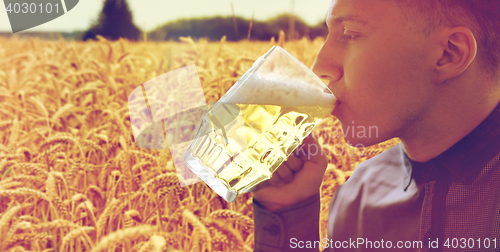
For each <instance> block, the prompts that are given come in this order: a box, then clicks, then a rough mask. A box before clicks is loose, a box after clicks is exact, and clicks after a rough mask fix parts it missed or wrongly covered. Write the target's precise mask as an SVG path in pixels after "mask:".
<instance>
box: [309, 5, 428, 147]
mask: <svg viewBox="0 0 500 252" xmlns="http://www.w3.org/2000/svg"><path fill="white" fill-rule="evenodd" d="M326 22H327V25H328V31H329V34H328V38H327V40H326V41H325V44H324V45H323V48H322V49H321V51H320V52H319V55H318V58H317V60H316V63H315V65H314V68H313V71H314V72H315V73H316V74H317V75H318V76H320V77H323V78H327V79H328V80H329V85H328V86H329V88H330V89H331V90H332V92H333V93H334V94H335V96H336V97H337V98H338V100H339V102H340V103H339V104H338V105H337V107H336V108H335V110H334V111H333V112H332V114H333V115H334V116H336V117H337V118H338V119H339V120H340V121H341V123H342V129H343V133H344V135H345V138H346V140H347V141H348V142H349V143H350V144H352V145H354V144H363V145H365V146H368V145H373V144H375V143H378V142H381V141H385V140H387V139H390V138H392V137H400V136H401V135H404V134H411V130H415V127H418V122H419V121H420V120H421V119H422V118H424V117H425V112H426V111H427V110H428V109H430V107H431V104H432V100H433V99H434V98H435V97H433V94H434V93H435V90H434V85H433V84H432V81H431V75H432V72H433V67H434V65H435V64H434V63H435V62H433V59H432V57H431V56H432V53H430V51H432V49H433V48H431V43H430V42H429V41H430V40H432V38H426V37H425V36H424V35H423V34H422V33H420V32H417V31H411V30H410V29H409V28H408V27H409V25H408V24H407V23H405V21H404V18H403V16H402V14H401V12H400V10H399V9H398V8H397V7H395V6H393V5H391V4H389V3H387V1H382V0H333V1H332V3H331V4H330V7H329V10H328V14H327V17H326ZM434 52H435V50H434ZM434 56H435V53H434ZM434 58H435V57H434ZM408 131H410V132H408Z"/></svg>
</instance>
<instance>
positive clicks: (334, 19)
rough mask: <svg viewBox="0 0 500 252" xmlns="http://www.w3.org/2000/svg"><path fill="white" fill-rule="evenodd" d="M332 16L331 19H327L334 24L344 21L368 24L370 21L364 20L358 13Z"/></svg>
mask: <svg viewBox="0 0 500 252" xmlns="http://www.w3.org/2000/svg"><path fill="white" fill-rule="evenodd" d="M330 17H331V18H330V20H327V22H328V23H330V24H332V25H339V24H341V23H344V22H352V23H358V24H360V25H366V24H368V21H366V20H363V19H362V18H360V17H359V16H357V15H347V16H338V17H335V16H333V15H332V16H330Z"/></svg>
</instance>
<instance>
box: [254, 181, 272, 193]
mask: <svg viewBox="0 0 500 252" xmlns="http://www.w3.org/2000/svg"><path fill="white" fill-rule="evenodd" d="M268 186H272V185H271V183H269V180H266V181H262V182H260V183H258V184H257V185H255V186H254V187H253V188H252V190H250V192H256V191H258V190H260V189H262V188H265V187H268Z"/></svg>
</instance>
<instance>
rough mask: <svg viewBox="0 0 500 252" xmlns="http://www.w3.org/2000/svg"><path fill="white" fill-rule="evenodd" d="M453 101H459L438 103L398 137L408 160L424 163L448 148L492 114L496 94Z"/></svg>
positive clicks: (497, 95) (495, 104)
mask: <svg viewBox="0 0 500 252" xmlns="http://www.w3.org/2000/svg"><path fill="white" fill-rule="evenodd" d="M455 101H460V102H448V103H446V102H441V104H439V105H440V106H436V108H435V109H433V111H432V113H431V114H430V115H428V116H426V118H425V120H423V121H422V122H420V123H418V124H415V125H412V126H411V127H409V129H410V130H408V131H406V132H405V134H404V135H403V136H400V139H401V142H402V144H403V148H404V150H405V152H406V154H407V155H408V157H410V158H411V159H412V160H414V161H417V162H426V161H428V160H431V159H433V158H435V157H437V156H439V155H440V154H441V153H443V152H445V151H446V150H448V149H449V148H451V147H452V146H453V145H455V144H456V143H457V142H458V141H460V140H461V139H462V138H464V137H465V136H466V135H468V134H469V133H470V132H472V131H473V130H474V129H475V128H476V127H477V126H478V125H479V124H481V122H483V121H484V120H485V119H486V118H487V117H488V116H489V115H490V114H491V112H493V110H494V109H495V108H496V107H497V105H498V104H499V102H500V94H498V92H496V94H492V95H488V97H486V96H485V97H482V99H477V97H476V98H474V97H472V98H471V97H467V98H464V99H457V100H455Z"/></svg>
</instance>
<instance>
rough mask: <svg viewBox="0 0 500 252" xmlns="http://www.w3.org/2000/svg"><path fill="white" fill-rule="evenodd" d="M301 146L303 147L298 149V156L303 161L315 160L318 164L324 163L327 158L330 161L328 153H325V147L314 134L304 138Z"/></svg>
mask: <svg viewBox="0 0 500 252" xmlns="http://www.w3.org/2000/svg"><path fill="white" fill-rule="evenodd" d="M299 147H300V148H301V149H300V151H298V153H297V156H298V157H299V158H300V159H301V160H302V161H303V162H313V163H316V164H323V163H324V162H325V160H326V162H328V159H327V157H326V155H324V153H323V148H322V147H321V145H320V144H319V143H318V140H317V139H316V138H315V137H314V136H313V134H310V135H309V136H307V137H306V138H304V141H303V143H302V145H301V146H299Z"/></svg>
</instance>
